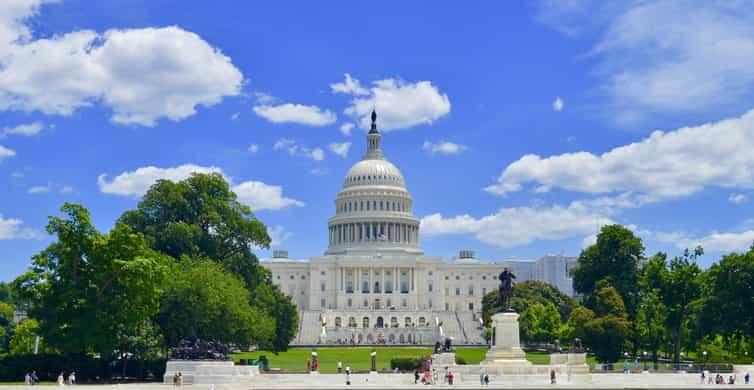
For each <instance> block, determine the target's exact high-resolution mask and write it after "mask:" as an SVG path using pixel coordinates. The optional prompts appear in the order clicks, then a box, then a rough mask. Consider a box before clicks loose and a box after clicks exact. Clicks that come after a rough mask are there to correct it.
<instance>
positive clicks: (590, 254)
mask: <svg viewBox="0 0 754 390" xmlns="http://www.w3.org/2000/svg"><path fill="white" fill-rule="evenodd" d="M642 259H644V245H643V244H642V242H641V239H640V238H638V237H636V236H635V235H634V233H633V232H632V231H631V230H629V229H627V228H625V227H623V226H621V225H606V226H603V227H602V229H601V231H600V233H599V234H598V235H597V242H596V243H595V244H594V245H591V246H589V247H588V248H586V249H584V250H583V251H582V252H581V255H579V260H578V266H577V267H576V269H575V270H574V274H573V287H574V289H575V290H576V291H577V292H579V293H581V294H583V296H584V302H585V304H586V306H587V307H590V308H592V309H594V304H595V303H594V302H595V293H596V292H597V291H598V290H599V285H598V283H600V282H601V281H606V282H607V283H609V284H610V285H611V286H613V287H615V289H616V290H617V291H618V293H619V294H620V296H621V298H622V300H623V302H624V303H625V307H626V310H627V313H628V318H629V319H633V318H634V317H635V315H636V312H637V309H638V306H639V291H638V279H639V278H638V271H639V263H640V261H641V260H642Z"/></svg>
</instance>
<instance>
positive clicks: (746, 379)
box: [744, 371, 749, 385]
mask: <svg viewBox="0 0 754 390" xmlns="http://www.w3.org/2000/svg"><path fill="white" fill-rule="evenodd" d="M744 383H746V384H747V385H748V384H749V371H746V374H745V375H744Z"/></svg>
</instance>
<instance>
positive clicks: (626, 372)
mask: <svg viewBox="0 0 754 390" xmlns="http://www.w3.org/2000/svg"><path fill="white" fill-rule="evenodd" d="M623 373H624V374H628V359H626V360H624V361H623Z"/></svg>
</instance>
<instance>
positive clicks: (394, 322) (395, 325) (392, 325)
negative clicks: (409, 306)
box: [390, 317, 398, 328]
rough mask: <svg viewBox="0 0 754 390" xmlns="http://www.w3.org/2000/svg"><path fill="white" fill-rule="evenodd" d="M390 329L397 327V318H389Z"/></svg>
mask: <svg viewBox="0 0 754 390" xmlns="http://www.w3.org/2000/svg"><path fill="white" fill-rule="evenodd" d="M390 327H391V328H397V327H398V317H390Z"/></svg>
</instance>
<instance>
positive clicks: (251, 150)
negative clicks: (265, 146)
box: [247, 144, 259, 154]
mask: <svg viewBox="0 0 754 390" xmlns="http://www.w3.org/2000/svg"><path fill="white" fill-rule="evenodd" d="M247 150H248V151H249V153H252V154H254V153H256V152H258V151H259V145H257V144H251V145H249V148H248V149H247Z"/></svg>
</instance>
